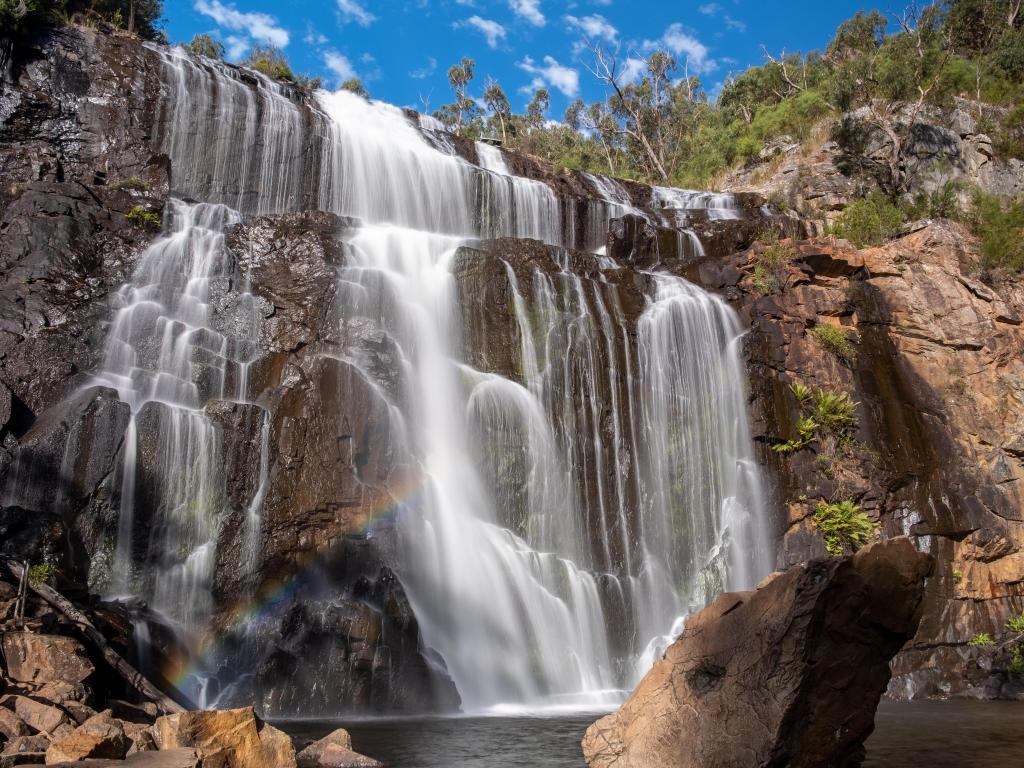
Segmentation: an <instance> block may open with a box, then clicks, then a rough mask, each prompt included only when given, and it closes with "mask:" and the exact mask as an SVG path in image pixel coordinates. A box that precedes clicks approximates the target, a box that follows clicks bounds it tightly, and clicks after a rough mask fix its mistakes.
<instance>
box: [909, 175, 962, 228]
mask: <svg viewBox="0 0 1024 768" xmlns="http://www.w3.org/2000/svg"><path fill="white" fill-rule="evenodd" d="M959 191H960V184H958V183H957V182H955V181H947V182H946V183H945V184H943V185H942V189H937V190H935V191H934V192H932V193H931V194H929V193H927V192H918V193H917V195H916V196H915V197H914V202H913V203H911V204H909V205H905V206H904V210H905V211H906V214H907V217H908V218H911V219H924V218H928V219H953V220H954V221H957V220H959V219H961V218H962V217H963V212H962V211H961V210H960V205H959V203H958V201H957V192H959Z"/></svg>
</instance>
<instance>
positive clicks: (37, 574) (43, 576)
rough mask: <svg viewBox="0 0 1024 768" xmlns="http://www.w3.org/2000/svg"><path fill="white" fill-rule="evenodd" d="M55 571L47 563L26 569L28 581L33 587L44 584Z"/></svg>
mask: <svg viewBox="0 0 1024 768" xmlns="http://www.w3.org/2000/svg"><path fill="white" fill-rule="evenodd" d="M55 573H56V570H54V567H53V566H52V565H50V564H49V563H36V564H35V565H33V566H32V567H31V568H29V569H28V581H29V584H31V585H32V586H34V587H38V586H39V585H40V584H45V583H46V582H48V581H49V580H50V579H52V578H53V576H54V574H55Z"/></svg>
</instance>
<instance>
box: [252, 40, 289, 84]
mask: <svg viewBox="0 0 1024 768" xmlns="http://www.w3.org/2000/svg"><path fill="white" fill-rule="evenodd" d="M241 63H242V66H244V67H249V68H250V69H255V70H256V71H257V72H261V73H263V74H264V75H266V76H267V77H269V78H270V79H271V80H294V79H295V76H294V75H293V74H292V68H291V66H289V64H288V58H287V57H286V56H285V55H284V53H283V52H282V51H281V49H280V48H276V47H274V46H272V45H267V46H261V45H254V46H253V48H252V50H251V51H249V54H248V55H247V56H246V57H245V58H244V59H242V62H241Z"/></svg>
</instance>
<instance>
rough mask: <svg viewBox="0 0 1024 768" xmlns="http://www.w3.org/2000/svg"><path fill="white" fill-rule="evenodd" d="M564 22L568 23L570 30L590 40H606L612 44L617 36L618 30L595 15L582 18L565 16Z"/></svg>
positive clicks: (606, 20) (603, 18)
mask: <svg viewBox="0 0 1024 768" xmlns="http://www.w3.org/2000/svg"><path fill="white" fill-rule="evenodd" d="M565 20H566V21H567V22H569V26H570V27H571V28H572V29H576V30H579V31H580V32H582V33H583V34H584V35H586V36H587V37H589V38H591V39H600V40H607V41H608V42H609V43H614V42H615V41H616V39H618V36H619V30H617V29H616V28H615V27H613V26H612V25H611V23H610V22H609V21H608V19H606V18H605V17H604V16H601V15H600V14H597V13H595V14H593V15H592V16H584V17H582V18H577V17H576V16H566V17H565Z"/></svg>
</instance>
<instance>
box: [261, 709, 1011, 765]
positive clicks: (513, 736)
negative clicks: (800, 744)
mask: <svg viewBox="0 0 1024 768" xmlns="http://www.w3.org/2000/svg"><path fill="white" fill-rule="evenodd" d="M597 717H598V715H593V714H591V715H573V716H561V717H543V718H535V717H454V718H417V719H396V720H363V721H330V722H325V721H316V722H313V721H301V722H299V721H289V722H283V723H279V724H278V725H279V726H280V727H281V728H283V729H284V730H285V731H287V732H288V733H290V734H291V735H292V736H293V737H295V738H296V740H297V741H299V742H301V741H304V740H312V739H316V738H320V737H321V736H324V735H326V734H327V733H329V732H330V731H332V730H333V729H335V728H338V727H344V728H346V729H348V731H349V732H350V733H351V734H352V742H353V746H354V747H355V749H356V750H357V751H358V752H362V753H363V754H365V755H369V756H370V757H375V758H377V759H378V760H381V761H383V762H384V763H385V764H386V765H387V766H388V767H389V768H517V767H519V766H521V767H522V768H527V766H529V768H582V767H583V766H584V762H583V757H582V754H581V752H580V746H579V744H580V739H581V738H582V737H583V732H584V731H585V730H586V729H587V726H588V725H590V724H591V723H592V722H594V720H595V719H597ZM875 726H876V727H875V733H874V734H873V735H872V736H871V738H870V739H869V740H868V743H867V750H868V758H867V761H866V762H865V763H864V765H865V766H870V768H883V767H884V768H947V767H948V768H1017V767H1018V766H1024V704H1021V703H1014V702H973V701H966V702H959V701H957V702H949V701H916V702H908V703H902V702H883V703H882V705H881V707H880V708H879V712H878V716H877V718H876V720H875Z"/></svg>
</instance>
